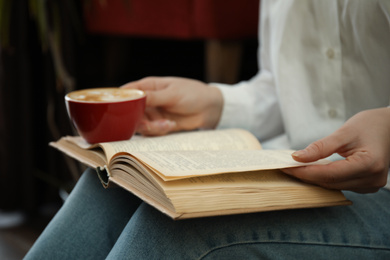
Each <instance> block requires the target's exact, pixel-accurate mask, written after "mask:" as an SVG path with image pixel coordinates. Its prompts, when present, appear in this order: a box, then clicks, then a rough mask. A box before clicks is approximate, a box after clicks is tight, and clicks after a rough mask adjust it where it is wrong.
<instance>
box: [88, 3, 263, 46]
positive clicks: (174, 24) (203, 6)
mask: <svg viewBox="0 0 390 260" xmlns="http://www.w3.org/2000/svg"><path fill="white" fill-rule="evenodd" d="M258 14H259V0H240V1H238V0H169V1H167V0H153V1H149V0H106V1H102V0H91V1H87V2H85V6H84V16H85V22H86V27H87V31H88V32H90V33H100V34H115V35H131V36H145V37H164V38H179V39H242V38H245V37H253V36H256V35H257V25H258Z"/></svg>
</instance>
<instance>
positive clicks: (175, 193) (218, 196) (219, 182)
mask: <svg viewBox="0 0 390 260" xmlns="http://www.w3.org/2000/svg"><path fill="white" fill-rule="evenodd" d="M50 145H51V146H53V147H55V148H57V149H59V150H60V151H62V152H64V153H65V154H67V155H69V156H71V157H73V158H75V159H76V160H78V161H80V162H82V163H84V164H85V165H87V166H90V167H93V168H95V169H96V170H97V172H98V174H99V177H100V179H101V181H102V183H103V185H104V186H106V187H107V186H108V185H110V183H115V184H117V185H119V186H121V187H123V188H125V189H127V190H128V191H130V192H132V193H133V194H135V195H136V196H138V197H140V198H141V199H142V200H144V201H145V202H146V203H149V204H150V205H152V206H154V207H155V208H157V209H158V210H160V211H162V212H163V213H165V214H167V215H168V216H170V217H171V218H173V219H183V218H194V217H205V216H215V215H226V214H238V213H249V212H260V211H269V210H281V209H292V208H308V207H325V206H335V205H347V204H351V202H350V201H348V200H346V198H345V197H344V195H343V193H342V192H341V191H336V190H327V189H324V188H321V187H318V186H314V185H311V184H307V183H303V182H301V181H299V180H296V179H294V178H292V177H289V176H288V175H286V174H284V173H283V172H282V171H280V170H279V169H281V168H287V167H297V166H302V165H305V164H302V163H299V162H296V161H294V160H293V159H292V158H291V153H292V151H284V150H262V149H261V145H260V143H259V142H258V140H257V139H256V137H254V136H253V135H252V134H251V133H249V132H247V131H245V130H241V129H227V130H210V131H193V132H183V133H175V134H170V135H167V136H161V137H140V136H134V137H133V138H132V139H131V140H127V141H120V142H110V143H100V144H95V145H90V144H88V143H86V142H85V141H84V140H83V139H82V138H81V137H71V136H67V137H63V138H61V139H60V140H58V141H57V142H52V143H50ZM315 163H318V164H321V163H328V162H327V161H325V160H323V161H318V162H315Z"/></svg>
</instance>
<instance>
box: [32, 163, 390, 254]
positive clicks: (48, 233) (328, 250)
mask: <svg viewBox="0 0 390 260" xmlns="http://www.w3.org/2000/svg"><path fill="white" fill-rule="evenodd" d="M95 175H96V174H95V173H94V172H93V171H92V170H87V171H86V172H85V173H84V174H83V176H82V178H81V179H80V181H79V182H78V184H77V185H76V187H75V189H74V190H73V191H72V193H71V195H70V196H69V198H68V199H67V201H66V203H65V204H64V206H63V207H62V209H61V210H60V211H59V212H58V214H57V215H56V216H55V217H54V219H53V220H52V221H51V223H50V224H49V225H48V227H47V228H46V229H45V231H44V232H43V233H42V235H41V236H40V237H39V239H38V240H37V241H36V243H35V244H34V246H33V247H32V249H31V250H30V252H29V253H28V254H27V256H26V259H344V260H345V259H354V260H355V259H390V224H389V220H390V207H389V206H390V191H388V190H385V189H382V190H381V191H379V192H378V193H375V194H368V195H361V194H356V193H352V192H345V194H346V196H347V197H348V198H349V199H351V200H352V201H353V202H354V205H352V206H343V207H330V208H315V209H301V210H286V211H275V212H263V213H256V214H244V215H233V216H222V217H212V218H200V219H190V220H180V221H173V220H171V219H170V218H168V217H166V216H165V215H163V214H161V213H160V212H158V211H156V210H155V209H154V208H152V207H150V206H149V205H147V204H145V203H141V202H140V201H139V200H138V199H137V198H136V197H134V196H133V195H131V194H130V193H128V192H126V191H124V190H122V189H120V188H113V189H107V190H105V189H104V188H103V187H102V186H101V184H100V183H99V181H98V178H97V177H96V176H95Z"/></svg>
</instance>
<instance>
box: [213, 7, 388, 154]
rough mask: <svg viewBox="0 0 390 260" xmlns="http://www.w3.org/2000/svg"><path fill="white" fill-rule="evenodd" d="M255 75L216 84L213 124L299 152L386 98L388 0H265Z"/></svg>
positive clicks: (271, 145) (386, 99) (266, 143)
mask: <svg viewBox="0 0 390 260" xmlns="http://www.w3.org/2000/svg"><path fill="white" fill-rule="evenodd" d="M260 10H261V11H260V26H259V44H260V51H259V61H260V64H259V67H260V68H261V69H260V71H259V73H258V74H257V75H256V76H255V77H253V78H252V79H251V80H249V81H247V82H241V83H239V84H237V85H235V86H233V87H232V86H224V85H218V86H219V88H220V89H221V91H222V94H223V97H224V108H223V112H222V117H221V120H220V122H219V125H218V128H227V127H242V128H245V129H248V130H250V131H251V132H252V133H254V134H255V135H256V136H257V137H258V138H259V139H260V141H261V142H262V144H263V146H264V147H266V148H292V149H301V148H304V147H305V146H307V145H308V144H310V143H311V142H313V141H315V140H318V139H320V138H322V137H324V136H326V135H329V134H330V133H332V132H333V131H335V130H336V129H337V128H339V127H340V126H341V125H342V124H343V123H344V122H345V121H346V120H347V119H348V118H349V117H351V116H352V115H354V114H356V113H357V112H359V111H361V110H365V109H371V108H377V107H385V106H388V105H389V100H390V0H262V1H261V9H260Z"/></svg>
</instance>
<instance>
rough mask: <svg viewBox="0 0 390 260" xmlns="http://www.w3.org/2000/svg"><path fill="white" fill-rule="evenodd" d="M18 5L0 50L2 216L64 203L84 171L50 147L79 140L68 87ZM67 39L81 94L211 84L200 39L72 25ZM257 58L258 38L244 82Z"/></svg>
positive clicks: (249, 43)
mask: <svg viewBox="0 0 390 260" xmlns="http://www.w3.org/2000/svg"><path fill="white" fill-rule="evenodd" d="M13 3H14V4H13V6H12V13H11V20H10V32H9V36H10V38H9V39H10V42H9V44H8V45H4V44H3V45H2V46H0V47H1V48H0V179H1V181H2V187H1V189H0V210H13V209H22V210H24V211H27V212H29V213H34V212H36V210H37V209H39V207H40V206H42V205H44V204H46V203H61V200H60V197H59V195H58V191H59V189H64V190H67V191H70V190H71V188H72V186H73V185H74V183H75V181H76V180H77V175H78V174H80V173H81V171H82V169H83V167H81V166H80V165H78V164H75V162H74V161H72V160H69V158H66V157H65V156H63V155H62V154H60V153H59V152H58V151H56V150H54V149H53V148H50V147H49V146H48V143H49V142H50V141H53V140H56V139H57V138H59V137H60V136H62V135H68V134H73V129H72V128H71V126H70V124H69V121H68V118H67V114H66V111H65V106H64V101H63V96H64V94H65V92H66V88H65V86H64V83H63V82H61V81H60V80H59V77H58V74H56V71H55V68H54V64H53V56H52V53H51V52H50V51H49V50H48V49H45V48H42V44H41V43H42V42H41V41H40V38H39V36H38V35H39V34H38V30H37V27H36V23H35V21H33V20H32V18H31V15H30V14H29V11H28V6H27V3H28V1H13ZM59 3H61V1H59ZM64 10H65V11H66V9H64ZM80 32H81V34H80ZM61 37H62V38H61V54H62V57H63V62H64V65H65V68H66V70H67V71H68V73H69V74H70V76H71V77H72V79H73V80H74V83H75V84H74V87H75V88H76V89H80V88H89V87H99V86H118V85H121V84H124V83H126V82H128V81H132V80H137V79H140V78H142V77H145V76H151V75H153V76H182V77H190V78H195V79H199V80H204V42H203V41H201V40H196V41H195V40H194V41H190V40H186V41H184V40H172V39H150V38H149V39H147V38H131V37H118V36H104V35H88V34H87V33H85V32H84V31H83V30H82V28H81V30H79V31H78V32H76V30H74V28H72V26H71V25H68V24H66V23H63V24H62V36H61ZM256 53H257V41H256V39H247V40H245V42H244V52H243V61H242V67H241V71H240V80H243V79H249V78H250V77H252V76H253V75H254V74H255V73H256V72H257V61H256Z"/></svg>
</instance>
